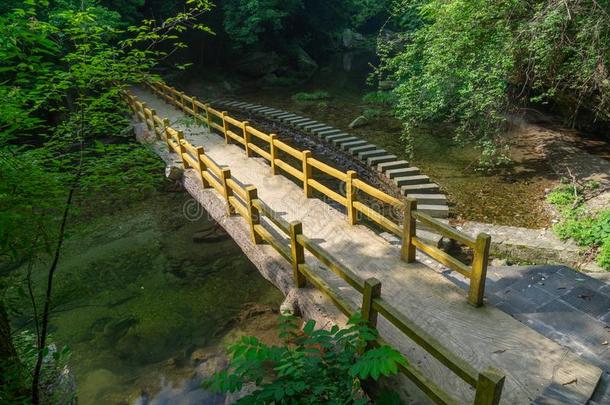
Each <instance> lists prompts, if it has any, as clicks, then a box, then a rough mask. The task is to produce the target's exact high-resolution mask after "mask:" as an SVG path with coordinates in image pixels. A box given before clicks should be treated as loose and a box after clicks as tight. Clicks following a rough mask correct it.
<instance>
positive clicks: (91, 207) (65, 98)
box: [0, 0, 209, 402]
mask: <svg viewBox="0 0 610 405" xmlns="http://www.w3.org/2000/svg"><path fill="white" fill-rule="evenodd" d="M11 3H12V6H13V7H11V8H10V9H8V10H7V9H4V8H2V9H1V10H2V11H3V13H2V14H0V96H1V97H2V99H3V103H2V106H1V107H0V269H1V270H2V276H6V274H8V275H9V276H10V277H3V279H2V280H1V281H2V285H1V288H0V294H2V295H3V293H4V291H3V290H4V289H6V288H10V287H11V285H10V282H11V281H12V280H15V279H17V278H20V279H27V280H47V279H48V280H51V279H52V277H51V276H50V275H51V274H53V271H54V270H55V269H58V268H57V267H55V265H54V264H53V265H50V266H49V268H50V269H52V270H49V271H48V273H47V274H41V275H36V277H31V274H30V271H31V266H29V265H30V264H32V263H33V262H34V261H39V262H40V263H42V264H43V265H42V266H37V268H40V267H44V265H45V264H47V263H60V267H61V261H59V262H53V260H52V258H53V257H59V247H60V246H61V245H60V243H59V242H60V241H62V240H63V239H64V238H65V233H64V232H60V229H62V230H63V224H68V226H69V225H71V224H72V223H71V221H68V220H67V219H68V218H69V219H70V220H72V219H73V218H72V214H74V213H79V212H80V214H81V215H82V214H83V213H84V214H93V213H95V212H96V211H97V210H99V209H100V208H101V209H116V207H117V206H119V204H123V205H124V204H125V203H128V202H130V201H131V200H133V199H134V198H140V197H141V196H143V195H145V194H146V193H147V192H148V191H150V190H151V189H153V188H155V187H156V186H157V184H158V183H159V180H160V178H161V171H160V168H161V166H160V164H159V162H158V161H157V159H156V158H154V157H153V154H152V153H151V152H150V151H148V150H147V149H146V148H145V147H144V146H141V145H139V144H137V143H135V142H134V141H133V140H131V139H130V138H128V137H127V135H128V133H129V130H130V127H129V120H128V114H127V112H128V109H127V106H126V105H125V103H124V102H123V101H122V99H121V91H122V89H124V88H125V87H127V86H130V85H131V84H133V83H139V82H141V81H142V80H144V79H147V78H150V76H151V75H150V74H149V71H150V69H152V68H153V67H154V66H156V64H157V63H158V61H159V60H160V59H163V58H167V57H168V56H170V55H171V54H172V53H173V52H175V51H176V50H178V49H181V48H183V47H184V46H185V45H184V43H182V42H181V41H180V38H179V34H180V33H182V32H184V31H185V30H187V29H188V28H189V27H193V28H195V29H197V30H203V31H205V30H206V27H204V26H201V24H198V23H197V22H196V18H197V16H198V15H200V14H201V13H203V12H205V11H206V10H208V9H209V3H208V2H207V0H188V1H187V6H186V8H185V9H184V10H182V11H180V12H179V13H178V14H176V15H175V16H173V17H169V18H167V19H165V20H164V21H155V20H146V21H144V22H143V23H142V25H140V26H130V27H128V28H127V29H122V27H124V24H123V23H122V22H121V21H120V16H119V14H118V13H116V12H114V11H111V10H109V9H107V8H105V7H103V6H100V5H99V3H98V2H97V1H93V0H85V1H78V2H71V1H69V0H65V1H57V2H48V1H46V0H21V1H17V0H15V1H11ZM162 44H163V47H161V45H162ZM126 130H127V131H126ZM82 218H84V217H82ZM56 249H57V251H56ZM49 282H50V281H49ZM32 291H49V292H50V293H49V294H45V295H44V296H42V297H40V296H37V295H34V294H32V296H31V297H29V298H30V300H29V301H30V302H32V303H33V306H34V304H35V305H36V307H37V308H38V309H39V311H38V316H37V317H36V318H35V319H34V321H35V322H36V324H35V328H36V330H39V331H41V332H40V336H38V341H37V345H35V346H38V347H36V348H35V356H34V357H35V358H36V362H37V366H38V365H41V364H44V367H43V368H42V369H39V368H38V367H36V369H35V372H34V377H33V378H32V379H31V381H32V392H31V395H32V400H33V401H35V397H36V395H37V393H47V390H46V389H45V388H46V387H45V386H44V384H46V380H48V378H47V377H46V376H45V375H44V373H46V371H45V370H46V369H47V364H50V363H49V362H50V361H51V360H45V362H44V363H43V362H42V360H43V358H44V357H50V358H54V357H57V356H59V354H53V355H52V356H51V355H50V353H48V349H47V348H46V346H47V345H46V336H45V335H46V334H45V333H44V332H42V331H43V330H46V326H47V325H48V317H49V310H50V308H51V306H50V301H51V293H52V284H51V285H49V286H48V290H47V286H40V287H38V288H36V289H32ZM2 305H3V303H2ZM32 312H33V311H32ZM28 315H30V314H29V313H28ZM3 338H4V336H3ZM3 343H5V342H3ZM9 343H10V342H9ZM17 343H18V342H17ZM6 346H7V347H9V346H10V344H9V345H6ZM14 346H18V344H15V345H14ZM3 347H5V345H4V344H3ZM1 355H2V356H5V355H6V354H5V353H4V352H3V353H1ZM19 355H20V356H21V357H23V358H20V359H19V361H17V362H15V364H17V365H19V367H23V368H24V369H25V370H26V371H25V373H26V374H27V375H32V368H33V367H32V362H31V361H29V360H28V358H29V357H28V356H29V355H30V353H29V352H22V353H19ZM47 355H49V356H47ZM13 357H14V356H13ZM30 357H31V356H30ZM4 360H5V359H4V358H0V361H4ZM55 360H58V359H55ZM40 370H42V371H43V374H40V373H39V371H40ZM38 377H40V379H39V378H38ZM17 380H21V381H23V378H21V379H17V378H16V379H15V381H13V383H14V385H15V387H16V391H19V392H21V389H20V388H18V387H21V386H23V385H24V384H22V383H20V381H17ZM3 381H4V380H3ZM36 382H40V384H38V385H37V384H36ZM25 385H28V384H27V382H26V384H25ZM28 388H29V387H28ZM8 389H11V388H8ZM45 395H46V394H45ZM56 402H57V401H56ZM59 402H61V401H59Z"/></svg>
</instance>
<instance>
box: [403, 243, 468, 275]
mask: <svg viewBox="0 0 610 405" xmlns="http://www.w3.org/2000/svg"><path fill="white" fill-rule="evenodd" d="M411 242H412V243H413V244H414V245H415V247H416V248H418V249H419V250H421V251H422V252H424V253H426V254H427V255H429V256H430V257H432V258H433V259H434V260H436V261H438V262H439V263H441V264H444V265H445V266H447V267H449V268H451V269H453V270H455V271H457V272H458V273H460V274H461V275H463V276H464V277H468V278H470V274H471V273H472V271H471V269H470V267H468V266H466V265H465V264H464V263H462V262H460V261H459V260H458V259H456V258H455V257H453V256H451V255H450V254H448V253H446V252H444V251H443V250H440V249H439V248H437V247H435V246H431V245H428V244H426V243H424V242H423V241H421V240H420V239H419V238H418V237H417V236H416V237H414V238H411Z"/></svg>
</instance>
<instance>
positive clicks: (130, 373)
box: [51, 193, 282, 405]
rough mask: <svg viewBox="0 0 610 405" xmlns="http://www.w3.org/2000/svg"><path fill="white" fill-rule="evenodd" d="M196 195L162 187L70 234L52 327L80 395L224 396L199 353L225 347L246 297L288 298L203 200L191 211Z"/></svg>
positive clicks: (125, 399) (104, 398) (97, 398)
mask: <svg viewBox="0 0 610 405" xmlns="http://www.w3.org/2000/svg"><path fill="white" fill-rule="evenodd" d="M187 200H188V196H186V195H185V194H182V193H159V194H156V195H154V196H153V197H151V198H150V199H149V200H147V201H146V202H144V203H141V204H139V205H137V206H136V207H134V208H129V209H126V210H122V211H119V212H118V213H117V214H114V215H108V216H105V217H102V218H101V219H100V220H97V221H95V222H94V223H91V224H88V225H87V226H86V229H83V230H79V231H77V232H76V233H75V235H73V237H72V238H71V239H70V240H69V241H68V243H67V246H66V249H65V253H64V255H63V257H62V261H61V265H60V269H59V271H58V274H57V279H56V280H57V281H56V284H55V291H54V304H55V308H54V311H53V314H52V319H51V335H52V341H53V342H55V343H56V344H57V345H58V346H62V345H64V344H66V345H68V346H69V347H70V348H71V351H72V357H71V359H70V362H69V367H70V369H71V371H72V372H73V373H74V375H75V377H76V383H77V391H78V400H79V403H80V404H85V405H86V404H127V403H134V402H136V401H137V403H140V404H143V403H155V404H164V403H176V402H180V401H182V400H184V401H187V403H191V402H192V400H196V403H203V404H206V403H207V404H216V403H222V401H221V398H219V397H218V396H214V395H211V394H209V393H206V392H204V391H203V390H201V389H199V388H198V387H199V381H200V378H199V379H198V378H194V379H193V375H197V374H194V373H195V371H196V369H197V366H198V364H197V359H195V357H197V356H200V354H201V353H202V352H204V353H206V352H208V351H209V352H214V351H219V350H220V349H219V348H218V347H217V345H219V343H220V344H222V339H223V337H224V336H225V335H226V334H227V333H228V332H229V331H233V330H235V329H236V328H239V326H240V325H239V322H240V321H239V320H238V319H240V313H241V311H242V310H243V308H244V306H247V305H261V306H267V307H269V308H278V307H279V304H280V303H281V300H282V295H281V293H280V292H279V291H278V290H276V289H275V288H274V287H273V286H272V285H271V284H270V283H268V282H267V281H266V280H264V279H263V278H262V277H261V276H260V274H259V273H258V271H257V270H256V268H255V267H254V266H253V265H252V264H251V263H250V262H249V261H248V259H247V258H246V256H245V255H244V254H243V253H242V252H241V250H240V249H239V247H238V246H237V245H236V244H235V243H234V242H233V240H232V239H230V237H228V236H227V235H226V234H223V232H222V229H221V228H220V229H216V228H215V226H214V223H213V222H212V221H210V220H208V219H207V218H206V215H207V214H206V213H205V212H204V211H203V210H201V211H200V212H193V211H192V210H189V211H188V213H189V215H188V217H187V215H185V213H183V207H184V206H185V202H186V201H187ZM194 236H195V237H194ZM206 241H211V242H206ZM272 318H273V319H275V314H274V315H273V316H272ZM270 329H273V328H272V327H270ZM202 358H207V357H205V356H203V357H202ZM199 360H200V359H199ZM138 398H139V399H138ZM189 401H191V402H189Z"/></svg>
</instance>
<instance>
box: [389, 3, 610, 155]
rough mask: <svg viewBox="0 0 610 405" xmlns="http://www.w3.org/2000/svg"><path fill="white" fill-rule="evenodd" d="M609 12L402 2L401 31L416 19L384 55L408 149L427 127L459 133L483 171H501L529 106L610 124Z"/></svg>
mask: <svg viewBox="0 0 610 405" xmlns="http://www.w3.org/2000/svg"><path fill="white" fill-rule="evenodd" d="M608 5H609V3H608V1H603V2H558V1H549V0H539V1H534V2H523V1H518V0H509V1H502V2H489V1H486V0H456V1H450V2H447V1H443V0H425V1H424V0H417V1H412V0H397V1H395V2H394V7H393V9H392V10H393V14H394V17H395V20H396V21H397V23H396V24H397V25H398V26H404V20H403V18H404V15H405V14H409V15H413V12H414V10H416V11H417V19H416V21H415V22H414V24H412V25H411V26H410V30H411V31H406V32H404V33H403V34H401V35H399V39H398V40H395V41H389V42H388V44H385V45H383V44H382V45H381V46H380V56H381V58H382V60H383V63H382V67H381V69H380V70H379V72H378V74H379V75H380V76H381V77H383V76H387V75H389V76H390V77H392V78H393V79H394V80H396V81H397V82H398V86H397V87H396V89H395V90H394V93H395V95H396V97H397V98H398V104H397V111H398V115H399V117H400V118H401V119H402V120H403V121H404V123H405V132H406V135H405V139H406V140H408V139H409V138H410V136H411V135H412V133H413V130H414V128H415V127H416V126H418V125H421V124H423V123H426V122H432V121H436V122H446V123H450V124H452V125H454V127H455V134H456V137H457V139H459V140H461V141H464V142H473V143H475V144H476V145H477V146H478V147H479V148H480V149H481V150H482V152H483V153H482V160H483V163H484V164H494V163H499V162H501V161H502V160H503V159H502V156H503V153H502V152H503V151H502V146H503V137H502V135H503V134H504V133H505V128H506V117H507V115H508V114H510V113H513V112H515V110H516V109H517V108H518V107H520V106H521V105H523V104H527V103H530V102H533V103H538V104H546V103H550V102H552V103H555V104H560V105H562V106H563V107H567V108H568V110H569V112H570V115H571V118H572V119H573V118H575V117H576V115H577V114H578V113H579V112H581V111H582V110H583V109H588V110H590V111H592V112H593V113H594V115H595V117H597V118H598V119H605V120H608V119H610V112H609V111H610V108H608V106H609V105H610V70H609V69H608V66H609V65H610V52H609V50H610V47H609V44H610V15H609V14H608V12H607V10H608ZM498 146H500V148H498ZM498 158H500V159H498Z"/></svg>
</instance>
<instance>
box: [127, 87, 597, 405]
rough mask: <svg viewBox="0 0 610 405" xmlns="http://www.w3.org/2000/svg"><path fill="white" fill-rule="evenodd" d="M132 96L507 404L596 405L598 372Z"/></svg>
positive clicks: (159, 106)
mask: <svg viewBox="0 0 610 405" xmlns="http://www.w3.org/2000/svg"><path fill="white" fill-rule="evenodd" d="M134 92H135V93H136V95H137V96H138V97H139V98H140V99H141V100H142V101H145V102H147V104H148V106H149V107H151V108H154V109H155V110H156V111H157V113H158V114H159V115H160V116H161V117H167V118H169V119H170V121H171V122H172V127H174V128H175V129H180V130H183V131H184V133H185V136H186V138H187V139H188V140H189V142H191V143H192V144H194V145H196V146H199V145H202V146H204V148H205V150H206V154H208V155H209V156H210V157H211V158H212V159H213V160H214V161H216V162H217V163H218V164H221V165H225V166H227V167H230V169H231V173H232V175H233V177H234V178H235V179H236V180H238V181H239V182H241V183H243V184H253V185H254V186H256V187H257V189H258V194H259V198H261V199H262V200H263V201H265V203H267V204H268V205H269V206H270V207H271V208H272V209H273V210H275V211H276V212H278V213H279V215H281V216H282V217H283V218H284V219H285V220H287V221H293V220H300V221H302V222H303V228H304V233H305V235H307V236H308V237H310V238H311V239H313V240H314V241H315V242H316V243H318V244H319V245H320V246H322V248H324V249H325V250H327V251H328V252H330V253H331V254H332V255H333V256H334V257H336V258H339V260H340V261H341V262H342V263H343V264H344V265H346V266H347V267H348V268H350V269H352V270H353V271H355V272H357V273H358V274H359V275H360V276H361V277H363V278H368V277H373V276H374V277H377V278H378V279H379V280H380V281H381V282H382V285H383V287H382V295H383V297H384V298H385V299H387V300H388V301H390V302H391V303H392V305H394V306H395V307H397V308H398V309H400V310H401V311H402V312H403V313H404V314H405V315H406V316H407V317H409V318H410V319H411V320H412V321H414V322H415V323H416V324H418V326H420V327H421V328H423V329H424V330H426V331H427V332H428V333H430V334H432V335H433V336H435V337H436V338H437V339H438V340H439V341H440V342H441V343H442V344H443V345H445V346H446V347H447V348H448V349H449V350H451V351H453V352H454V353H456V354H457V355H459V356H460V357H462V358H463V359H464V360H466V361H468V362H469V363H471V364H472V365H473V366H475V367H476V368H477V369H479V370H482V369H484V368H486V367H488V366H493V367H496V368H498V369H500V370H502V371H503V372H504V373H505V374H506V376H507V378H506V384H505V389H504V394H503V396H502V403H503V404H526V403H540V404H550V403H573V404H584V403H586V402H587V401H588V400H589V398H590V397H591V395H592V393H593V392H594V390H595V387H596V386H597V384H598V381H599V379H600V375H601V373H602V370H601V369H600V368H598V367H597V366H595V365H593V364H591V363H590V362H589V361H587V360H585V359H583V358H582V357H581V356H579V355H578V354H575V353H574V352H573V351H572V350H570V349H569V348H567V347H565V346H562V345H560V344H558V343H556V342H554V341H552V340H551V339H548V338H546V337H544V336H543V335H542V334H540V333H538V332H536V331H535V330H534V329H532V328H529V327H527V326H526V325H524V324H523V323H521V322H519V321H518V320H516V319H515V318H513V317H511V316H510V315H508V314H507V313H505V312H503V311H502V310H500V309H498V308H496V307H495V306H494V305H486V306H484V307H482V308H473V307H472V306H470V305H468V304H467V302H466V299H465V297H464V291H463V290H462V289H461V288H460V287H458V286H456V285H455V284H454V283H452V282H451V281H449V280H448V279H447V278H446V277H445V276H443V275H442V274H439V273H438V272H436V271H433V270H432V269H430V268H428V267H427V266H425V265H424V264H422V263H413V264H406V263H404V262H402V261H401V260H400V259H399V251H398V247H396V246H393V245H391V244H390V243H388V242H387V241H386V240H384V239H383V238H381V237H380V236H379V235H377V234H375V233H374V232H373V231H372V230H370V229H369V228H366V227H365V226H362V225H356V226H350V225H348V223H347V221H346V219H345V216H344V215H343V214H342V213H341V212H339V211H337V210H336V209H334V208H332V207H331V206H329V205H328V204H326V203H324V202H323V201H321V200H318V199H307V198H305V197H304V196H303V192H302V189H301V188H300V187H299V186H297V185H296V184H294V183H293V182H291V181H290V180H288V179H286V178H285V177H283V176H272V175H271V173H270V170H269V167H268V165H267V164H266V163H265V162H263V161H262V159H253V158H249V159H248V158H246V157H245V154H244V153H243V151H242V149H240V148H239V147H238V146H236V145H225V143H224V139H223V138H222V137H220V136H218V135H216V134H210V133H209V132H208V131H207V129H206V128H204V127H200V126H196V125H192V121H188V120H184V119H183V118H184V116H183V114H182V112H180V111H178V110H175V109H174V108H172V107H171V106H169V105H167V104H165V103H164V102H162V101H161V100H159V99H157V98H155V97H154V96H153V95H151V94H149V93H147V92H144V91H140V90H137V89H136V90H135V91H134ZM307 261H308V263H309V264H310V265H312V267H313V268H316V269H317V271H318V273H319V275H320V276H322V277H324V278H325V279H326V280H327V282H328V283H329V284H331V285H333V286H334V287H336V288H338V289H340V290H341V292H342V294H344V296H345V297H346V298H347V299H349V300H351V301H352V302H353V303H354V305H356V306H359V305H360V301H361V297H360V295H359V294H358V293H357V292H356V291H355V290H353V289H352V288H350V287H349V286H347V284H345V283H344V282H343V281H342V280H340V279H339V278H338V277H336V276H335V275H334V274H333V273H331V272H330V271H328V270H326V269H325V268H324V267H323V266H320V265H317V264H316V263H315V260H313V258H311V257H307ZM379 329H380V332H381V334H382V336H384V338H386V340H388V341H389V342H390V343H391V344H393V345H395V346H396V347H397V348H399V349H400V350H401V351H402V352H403V353H405V355H406V356H407V357H408V358H409V359H410V360H411V362H412V363H413V364H417V365H418V366H419V367H420V369H421V370H422V371H423V372H424V373H425V374H426V375H428V376H429V377H430V378H432V379H433V380H434V381H435V382H437V383H438V384H439V385H440V386H441V387H442V388H444V389H445V390H446V391H447V392H450V393H451V394H452V395H454V396H456V397H458V398H459V399H460V402H463V403H468V402H470V403H471V402H472V399H473V390H472V389H471V388H470V387H469V386H467V385H466V384H465V383H463V382H461V381H459V380H457V378H455V377H454V375H453V374H452V373H450V372H449V371H448V370H447V369H446V368H445V367H443V366H442V365H440V364H439V363H438V362H436V361H435V360H434V359H433V358H431V356H429V355H427V354H426V353H422V351H421V350H420V349H419V348H418V347H417V346H416V345H414V344H413V342H411V341H409V339H408V338H406V337H405V336H404V335H403V334H402V333H400V332H399V331H397V330H396V329H395V328H394V327H393V326H391V325H390V324H389V323H388V322H386V321H385V320H384V319H380V322H379ZM574 380H576V381H577V383H574Z"/></svg>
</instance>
